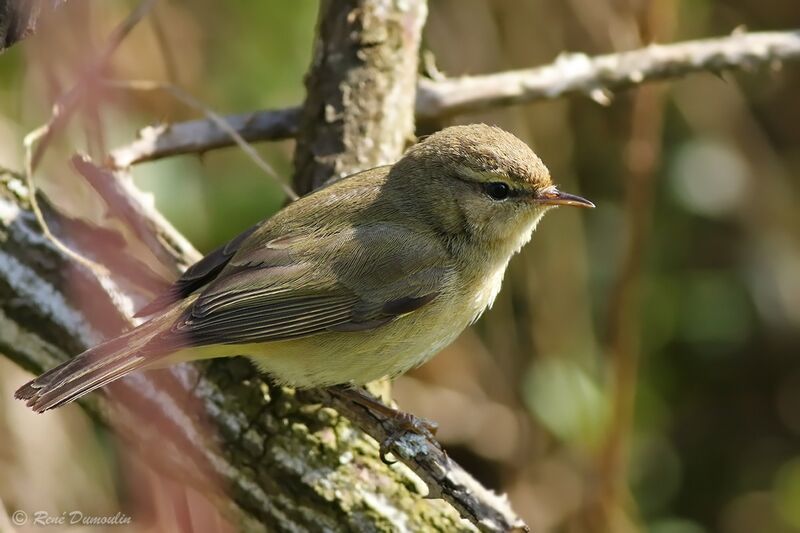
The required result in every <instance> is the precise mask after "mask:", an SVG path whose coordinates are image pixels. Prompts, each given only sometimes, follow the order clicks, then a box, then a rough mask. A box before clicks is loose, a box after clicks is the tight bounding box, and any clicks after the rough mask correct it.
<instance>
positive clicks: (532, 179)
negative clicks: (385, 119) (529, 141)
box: [390, 124, 594, 251]
mask: <svg viewBox="0 0 800 533" xmlns="http://www.w3.org/2000/svg"><path fill="white" fill-rule="evenodd" d="M392 174H393V176H390V177H395V178H397V181H401V180H402V181H405V186H406V187H408V188H409V189H407V190H413V191H416V193H415V195H416V198H415V201H417V202H420V203H421V204H422V206H423V209H422V211H423V212H424V213H425V217H426V218H427V219H428V222H429V223H431V224H432V225H434V226H435V227H437V229H438V230H439V231H441V232H443V233H450V234H452V235H453V236H456V235H458V234H461V235H463V236H465V237H469V238H470V239H474V240H477V241H480V242H482V243H486V244H490V243H494V244H500V245H506V246H504V248H510V249H511V250H510V251H516V250H518V249H519V248H520V247H521V246H522V245H524V244H525V243H526V242H527V241H528V240H529V239H530V236H531V233H532V231H533V229H534V228H535V226H536V223H537V222H538V221H539V219H541V217H542V215H544V213H545V212H546V211H547V210H549V209H551V208H553V207H557V206H560V205H569V206H577V207H594V204H592V203H591V202H590V201H588V200H586V199H584V198H581V197H579V196H575V195H572V194H568V193H564V192H561V191H559V190H558V189H557V188H556V186H555V185H554V184H553V182H552V180H551V178H550V172H549V171H548V170H547V167H546V166H545V165H544V163H542V161H541V159H539V157H538V156H537V155H536V154H534V153H533V151H532V150H531V149H530V148H529V147H528V146H527V145H526V144H525V143H524V142H522V141H521V140H520V139H518V138H517V137H515V136H514V135H512V134H510V133H508V132H506V131H504V130H502V129H500V128H497V127H494V126H487V125H485V124H472V125H468V126H453V127H450V128H446V129H444V130H442V131H439V132H437V133H434V134H433V135H431V136H430V137H427V138H426V139H425V140H423V141H422V142H420V143H419V144H417V145H415V146H414V147H412V148H411V149H410V150H409V151H408V152H407V153H406V154H405V155H404V156H403V158H402V159H401V160H400V161H398V162H397V164H395V166H394V168H393V169H392Z"/></svg>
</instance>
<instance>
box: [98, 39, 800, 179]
mask: <svg viewBox="0 0 800 533" xmlns="http://www.w3.org/2000/svg"><path fill="white" fill-rule="evenodd" d="M798 59H800V31H798V30H791V31H779V32H758V33H736V34H735V35H731V36H728V37H721V38H714V39H702V40H697V41H685V42H681V43H675V44H669V45H655V44H654V45H650V46H648V47H646V48H642V49H639V50H633V51H630V52H623V53H620V54H608V55H602V56H596V57H591V56H588V55H585V54H562V55H561V56H559V57H558V58H557V59H556V61H555V62H554V63H552V64H550V65H545V66H541V67H537V68H532V69H526V70H516V71H509V72H501V73H497V74H488V75H485V76H466V77H461V78H444V79H435V80H434V79H420V81H419V83H418V85H417V100H416V116H417V120H430V119H437V118H442V117H446V116H451V115H455V114H458V113H466V112H470V111H477V110H480V109H483V108H487V107H501V106H507V105H513V104H521V103H530V102H536V101H539V100H545V99H552V98H557V97H560V96H563V95H565V94H569V93H579V94H586V95H589V96H590V97H591V98H593V99H594V100H595V101H597V102H600V103H603V104H608V103H610V102H611V94H612V92H611V91H615V90H621V89H624V88H627V87H631V86H635V85H640V84H643V83H646V82H651V81H655V80H663V79H669V78H678V77H681V76H684V75H686V74H691V73H694V72H720V71H723V70H748V69H753V68H755V67H758V66H760V65H774V64H775V63H776V62H780V61H796V60H798ZM299 116H300V115H299V113H298V112H297V110H296V109H295V108H290V109H282V110H261V111H254V112H252V113H248V114H246V115H234V116H226V117H221V118H222V121H223V122H224V123H225V124H226V125H228V126H230V127H232V128H233V129H235V130H236V131H237V133H240V134H241V136H242V137H244V138H246V139H247V140H248V141H250V142H256V141H266V140H280V139H288V138H292V137H294V136H295V135H296V133H297V123H298V122H299ZM140 136H141V139H140V140H137V141H135V142H133V143H132V144H129V145H126V146H122V147H120V148H118V149H116V150H113V151H112V153H111V161H112V164H113V165H114V166H116V167H127V166H130V165H135V164H137V163H142V162H145V161H153V160H156V159H160V158H163V157H168V156H172V155H178V154H188V153H198V152H199V153H202V152H206V151H209V150H213V149H216V148H222V147H226V146H232V145H233V144H235V141H233V140H232V138H231V135H230V134H229V133H227V132H226V130H225V129H223V128H217V127H215V125H214V122H213V121H210V120H194V121H190V122H180V123H176V124H172V125H170V126H164V127H160V128H147V129H145V130H143V131H142V132H141V133H140Z"/></svg>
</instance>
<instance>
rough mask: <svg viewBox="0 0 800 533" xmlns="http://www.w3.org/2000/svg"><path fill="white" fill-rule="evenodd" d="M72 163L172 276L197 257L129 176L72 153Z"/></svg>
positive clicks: (115, 214)
mask: <svg viewBox="0 0 800 533" xmlns="http://www.w3.org/2000/svg"><path fill="white" fill-rule="evenodd" d="M72 165H73V166H74V167H75V169H76V170H77V171H78V172H79V173H80V174H81V175H82V176H83V177H84V178H85V179H86V181H87V182H88V183H89V184H90V185H91V186H92V188H93V189H94V190H95V191H97V193H98V194H99V195H100V196H101V197H102V198H103V200H104V201H105V202H106V205H107V206H108V213H109V214H110V215H112V216H115V217H117V218H119V219H120V220H121V221H122V222H123V223H124V224H125V225H126V226H127V227H129V228H130V229H131V230H132V231H133V233H134V235H136V237H137V238H138V239H139V241H140V242H142V244H144V245H145V246H146V247H147V248H148V249H149V250H150V252H151V253H152V254H153V256H154V257H156V258H157V259H158V261H159V262H160V263H161V264H162V265H164V266H165V267H166V268H167V269H168V271H169V272H171V273H172V275H173V276H174V277H177V276H178V275H179V274H180V272H181V271H182V270H183V269H185V268H186V267H188V266H189V265H190V264H191V263H193V262H194V261H197V260H198V259H200V255H199V254H198V253H197V252H196V251H195V250H194V248H193V247H192V245H191V244H189V242H188V241H187V240H186V238H185V237H184V236H183V235H181V234H180V233H178V231H177V230H176V229H175V228H173V227H172V225H171V224H170V223H169V222H167V220H166V219H165V218H164V217H163V216H162V215H161V214H160V213H159V212H158V211H157V210H156V209H155V208H154V207H153V205H152V202H147V201H145V200H144V199H143V198H142V192H141V191H140V190H139V189H136V188H135V187H133V186H132V184H131V180H130V179H129V178H126V177H125V176H119V175H115V174H114V173H112V172H110V171H108V170H105V169H102V168H100V167H97V166H96V165H94V164H93V163H92V162H91V160H90V159H89V158H88V157H87V156H80V155H75V156H73V157H72ZM118 172H119V171H118ZM187 260H188V262H186V261H187Z"/></svg>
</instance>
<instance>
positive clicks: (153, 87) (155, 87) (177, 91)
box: [104, 80, 299, 200]
mask: <svg viewBox="0 0 800 533" xmlns="http://www.w3.org/2000/svg"><path fill="white" fill-rule="evenodd" d="M104 84H105V85H106V86H108V87H112V88H114V89H122V90H127V91H164V92H167V93H169V94H171V95H172V96H173V97H174V98H175V99H177V100H179V101H181V102H183V103H184V104H186V105H187V106H189V107H192V108H194V109H196V110H198V111H200V112H202V113H203V114H204V115H205V116H206V117H207V118H208V120H210V121H211V122H213V123H214V125H216V126H217V127H218V128H219V129H221V130H222V131H224V132H225V133H226V134H227V135H228V136H230V138H231V139H232V140H233V141H234V142H235V143H236V144H237V145H239V148H241V149H242V151H243V152H244V153H245V154H247V155H248V157H250V159H252V160H253V162H254V163H255V164H256V166H258V168H260V169H261V170H263V171H264V173H265V174H267V175H268V176H270V177H271V178H273V179H274V180H275V182H276V183H277V184H278V185H280V187H281V189H283V192H284V193H285V194H286V196H288V197H289V198H290V199H292V200H297V198H299V197H298V196H297V193H295V192H294V190H293V189H292V188H291V187H290V186H289V184H288V183H286V182H285V181H283V180H282V179H280V177H279V176H278V173H277V172H275V169H273V168H272V166H270V164H269V163H267V162H266V161H264V159H263V158H262V157H261V156H260V155H258V152H256V151H255V149H254V148H253V147H252V146H251V145H250V144H249V143H248V142H247V141H245V140H244V139H243V138H242V136H241V135H240V134H239V132H237V131H236V130H235V129H233V128H232V127H231V126H230V124H228V122H227V121H226V120H225V119H224V118H223V117H222V116H220V115H219V114H218V113H216V112H215V111H214V110H212V109H211V108H209V107H208V106H206V105H205V104H203V103H202V102H200V101H199V100H197V99H196V98H195V97H193V96H192V95H190V94H189V93H187V92H186V91H184V90H183V89H181V88H180V87H178V86H176V85H173V84H171V83H163V82H159V81H151V80H105V81H104Z"/></svg>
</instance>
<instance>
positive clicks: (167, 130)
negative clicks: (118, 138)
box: [108, 107, 300, 168]
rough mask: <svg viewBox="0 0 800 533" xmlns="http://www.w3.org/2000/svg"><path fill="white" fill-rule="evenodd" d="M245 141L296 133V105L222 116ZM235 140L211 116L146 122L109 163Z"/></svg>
mask: <svg viewBox="0 0 800 533" xmlns="http://www.w3.org/2000/svg"><path fill="white" fill-rule="evenodd" d="M223 119H224V120H225V122H226V123H227V124H228V125H229V126H230V127H231V128H232V129H233V130H235V131H236V132H238V133H239V135H241V136H242V138H243V139H244V140H245V141H248V142H253V141H267V140H272V141H275V140H280V139H289V138H293V137H294V136H295V135H297V129H298V125H299V123H300V108H299V107H290V108H287V109H274V110H272V109H270V110H266V111H253V112H252V113H243V114H241V115H228V116H225V117H223ZM234 144H235V141H234V140H233V138H232V137H231V136H230V135H229V134H228V133H227V132H226V131H225V129H223V128H220V127H218V126H217V125H216V123H215V122H214V121H212V120H207V119H206V120H202V119H201V120H190V121H187V122H178V123H175V124H161V125H158V126H148V127H146V128H144V129H143V130H141V131H140V132H139V138H138V139H136V140H135V141H134V142H132V143H131V144H129V145H126V146H122V147H120V148H118V149H116V150H114V151H112V152H111V154H110V155H109V158H108V164H109V166H111V167H113V168H126V167H129V166H131V165H134V164H136V163H143V162H145V161H151V160H155V159H161V158H163V157H168V156H172V155H180V154H187V153H193V154H194V153H203V152H206V151H208V150H214V149H215V148H225V147H228V146H233V145H234Z"/></svg>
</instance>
